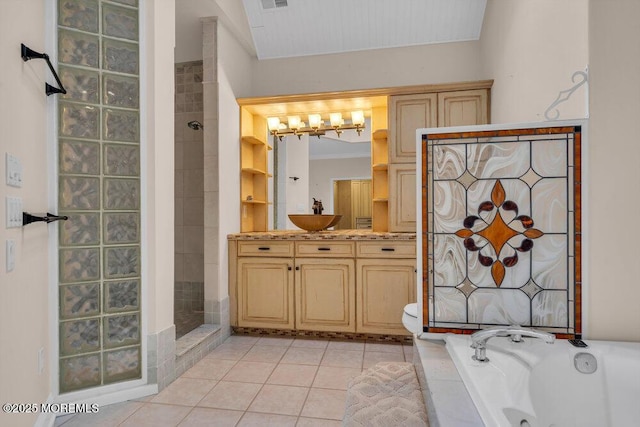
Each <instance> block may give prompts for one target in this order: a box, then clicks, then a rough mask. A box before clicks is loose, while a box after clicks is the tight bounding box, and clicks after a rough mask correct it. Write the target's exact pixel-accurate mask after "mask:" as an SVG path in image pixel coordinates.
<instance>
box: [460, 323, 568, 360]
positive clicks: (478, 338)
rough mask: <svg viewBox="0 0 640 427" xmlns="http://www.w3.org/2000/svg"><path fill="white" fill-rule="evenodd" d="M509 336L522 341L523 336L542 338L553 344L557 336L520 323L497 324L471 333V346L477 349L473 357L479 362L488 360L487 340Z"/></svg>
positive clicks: (514, 340)
mask: <svg viewBox="0 0 640 427" xmlns="http://www.w3.org/2000/svg"><path fill="white" fill-rule="evenodd" d="M509 336H510V337H511V341H513V342H522V341H523V340H522V337H531V338H540V339H541V340H544V342H546V343H547V344H553V343H554V341H555V340H556V337H555V335H553V334H550V333H548V332H543V331H537V330H535V329H531V328H523V327H522V326H518V325H513V326H496V327H493V328H487V329H483V330H481V331H478V332H476V333H474V334H473V335H471V348H473V349H475V350H476V353H475V354H474V355H473V356H472V357H471V358H472V359H473V360H475V361H478V362H488V361H489V358H488V357H487V341H489V339H490V338H493V337H509Z"/></svg>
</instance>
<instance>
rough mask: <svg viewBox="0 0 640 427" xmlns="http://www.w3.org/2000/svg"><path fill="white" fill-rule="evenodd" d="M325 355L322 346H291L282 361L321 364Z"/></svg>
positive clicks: (299, 363)
mask: <svg viewBox="0 0 640 427" xmlns="http://www.w3.org/2000/svg"><path fill="white" fill-rule="evenodd" d="M323 355H324V349H321V348H300V347H290V348H289V349H288V350H287V352H286V353H285V355H284V357H283V358H282V363H293V364H298V365H319V364H320V361H321V360H322V356H323Z"/></svg>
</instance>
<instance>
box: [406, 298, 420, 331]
mask: <svg viewBox="0 0 640 427" xmlns="http://www.w3.org/2000/svg"><path fill="white" fill-rule="evenodd" d="M418 323H419V322H418V303H417V302H414V303H411V304H407V305H405V306H404V310H403V313H402V324H403V325H404V327H405V329H406V330H407V331H409V332H411V333H412V334H419V333H420V332H422V328H421V326H420V325H419V324H418Z"/></svg>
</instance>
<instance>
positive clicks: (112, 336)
mask: <svg viewBox="0 0 640 427" xmlns="http://www.w3.org/2000/svg"><path fill="white" fill-rule="evenodd" d="M103 321H104V325H103V328H104V329H103V330H104V337H103V339H104V346H105V347H107V348H113V347H123V346H126V345H134V344H139V343H140V315H139V314H138V313H132V314H127V315H124V316H107V317H105V318H104V319H103Z"/></svg>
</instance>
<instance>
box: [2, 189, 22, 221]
mask: <svg viewBox="0 0 640 427" xmlns="http://www.w3.org/2000/svg"><path fill="white" fill-rule="evenodd" d="M5 204H6V206H7V211H6V212H7V228H16V227H22V199H21V198H20V197H9V196H6V197H5Z"/></svg>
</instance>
